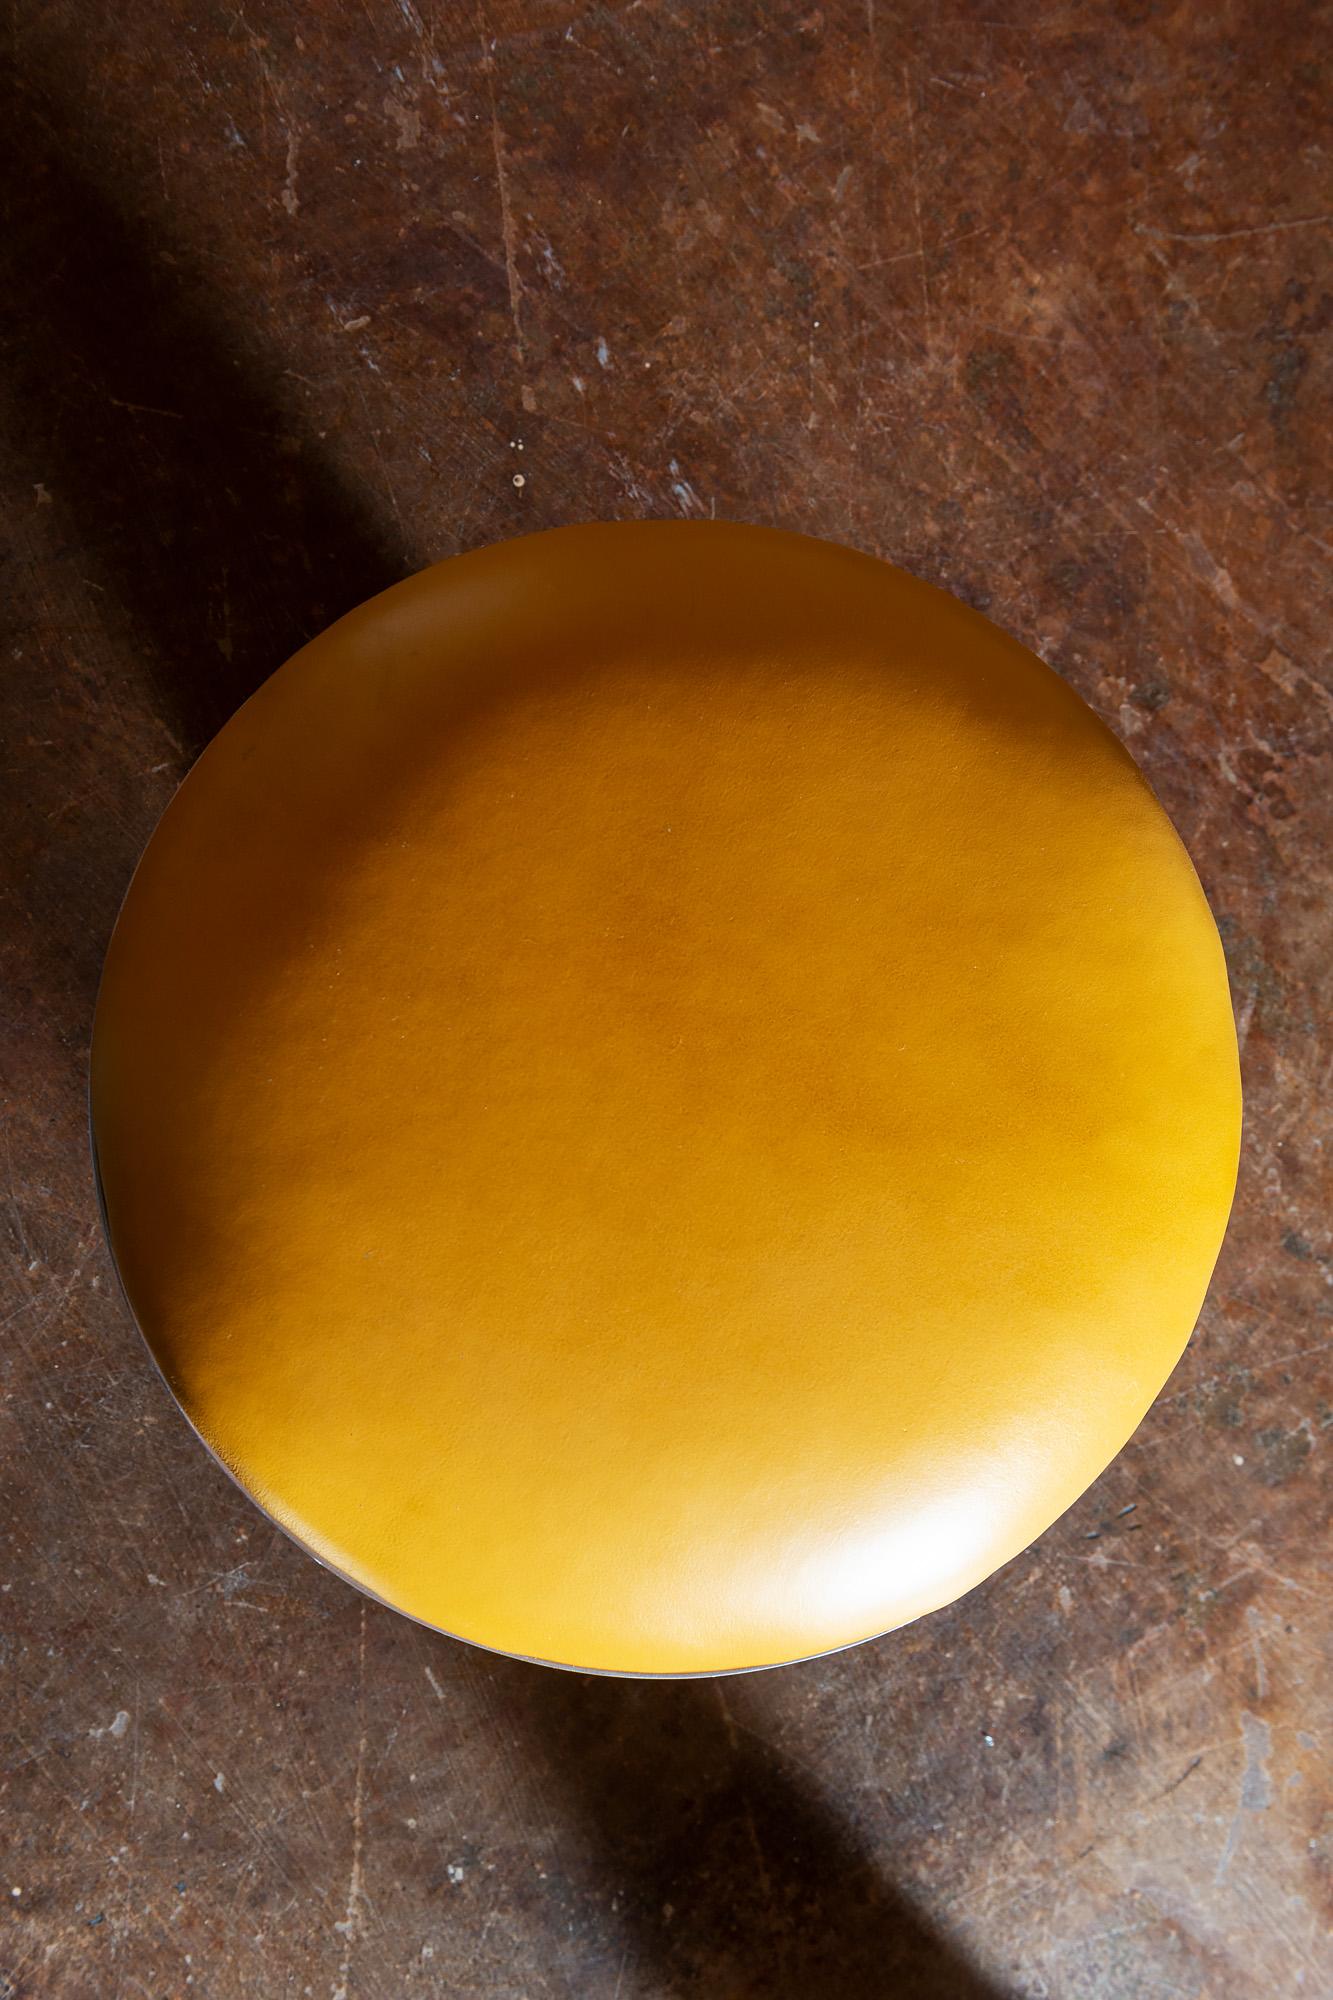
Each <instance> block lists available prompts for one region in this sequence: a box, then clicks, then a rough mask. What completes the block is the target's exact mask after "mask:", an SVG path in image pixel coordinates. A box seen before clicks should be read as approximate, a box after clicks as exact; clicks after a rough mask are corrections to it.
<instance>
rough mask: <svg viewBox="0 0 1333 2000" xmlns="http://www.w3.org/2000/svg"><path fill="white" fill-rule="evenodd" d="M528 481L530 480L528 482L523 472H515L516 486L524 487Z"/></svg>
mask: <svg viewBox="0 0 1333 2000" xmlns="http://www.w3.org/2000/svg"><path fill="white" fill-rule="evenodd" d="M527 483H528V482H527V480H526V479H525V478H524V477H523V474H522V473H521V472H516V473H515V474H514V484H515V486H518V487H523V486H526V485H527Z"/></svg>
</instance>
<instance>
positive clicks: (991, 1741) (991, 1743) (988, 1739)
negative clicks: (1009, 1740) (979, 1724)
mask: <svg viewBox="0 0 1333 2000" xmlns="http://www.w3.org/2000/svg"><path fill="white" fill-rule="evenodd" d="M981 1740H982V1742H983V1743H984V1744H985V1745H986V1748H987V1749H988V1750H993V1749H994V1748H995V1738H994V1737H993V1736H983V1737H982V1739H981Z"/></svg>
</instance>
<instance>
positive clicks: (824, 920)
mask: <svg viewBox="0 0 1333 2000" xmlns="http://www.w3.org/2000/svg"><path fill="white" fill-rule="evenodd" d="M93 1116H94V1132H95V1140H96V1147H97V1155H98V1163H99V1172H100V1178H101V1184H102V1190H103V1198H104V1203H105V1211H106V1217H107V1223H108V1230H109V1235H110V1239H111V1244H112V1247H113V1250H114V1254H115V1258H116V1261H117V1264H118V1266H119V1269H120V1272H121V1275H122V1277H123V1280H124V1284H125V1288H126V1291H127V1293H128V1296H129V1299H130V1303H131V1305H132V1307H133V1310H134V1312H135V1315H136V1316H137V1318H138V1321H139V1323H140V1325H141V1327H142V1328H143V1331H144V1334H145V1335H146V1337H147V1340H148V1342H149V1344H150V1346H151V1348H152V1350H153V1352H154V1354H155V1355H156V1357H157V1359H158V1361H159V1362H160V1364H161V1367H162V1369H163V1371H164V1373H165V1375H166V1378H167V1380H168V1382H169V1383H170V1385H171V1388H172V1389H173V1391H174V1392H175V1394H176V1396H177V1397H178V1399H179V1400H180V1403H181V1404H182V1406H183V1408H184V1409H185V1411H186V1413H187V1414H188V1416H189V1417H190V1419H191V1421H192V1422H193V1423H194V1425H195V1426H196V1427H197V1429H198V1430H199V1432H200V1434H201V1435H202V1437H203V1438H204V1439H205V1440H206V1442H207V1443H208V1444H209V1445H210V1446H211V1447H212V1449H213V1451H214V1452H216V1454H217V1455H218V1457H219V1458H220V1459H221V1460H222V1461H223V1463H224V1464H225V1465H226V1466H227V1467H228V1468H229V1469H230V1470H231V1472H232V1473H233V1474H234V1475H235V1477H236V1478H237V1479H238V1480H239V1481H240V1482H241V1484H242V1485H243V1486H244V1487H245V1489H246V1490H247V1491H248V1492H249V1493H250V1494H252V1495H253V1497H254V1498H255V1499H256V1500H257V1501H258V1502H259V1503H260V1504H261V1505H262V1506H263V1507H265V1508H266V1509H267V1510H268V1511H269V1512H270V1513H271V1514H272V1515H273V1517H274V1518H275V1519H276V1520H277V1521H278V1522H280V1523H281V1524H282V1526H283V1527H284V1528H286V1529H287V1530H288V1531H289V1532H290V1533H291V1534H292V1535H293V1536H295V1537H296V1538H297V1539H298V1540H299V1541H300V1542H301V1543H302V1544H303V1545H304V1546H305V1547H306V1548H307V1549H309V1550H311V1551H313V1552H314V1553H315V1554H316V1555H317V1556H319V1557H320V1558H321V1559H322V1560H323V1561H325V1562H326V1563H328V1564H330V1565H332V1566H333V1567H335V1568H336V1569H337V1570H339V1571H341V1572H342V1573H343V1574H344V1575H346V1576H347V1577H349V1578H351V1579H352V1580H353V1581H355V1582H356V1583H357V1584H359V1585H361V1586H362V1587H364V1588H365V1589H367V1590H369V1591H371V1592H373V1593H375V1594H376V1595H377V1596H379V1597H381V1598H383V1599H384V1600H385V1601H386V1602H388V1603H389V1604H392V1605H394V1606H396V1607H398V1608H399V1609H400V1610H402V1611H404V1612H407V1613H409V1614H410V1615H411V1616H412V1617H414V1618H418V1619H421V1620H424V1621H425V1622H427V1623H428V1624H430V1625H434V1626H438V1627H440V1628H442V1629H444V1630H446V1631H448V1632H451V1633H455V1634H457V1635H459V1636H461V1637H462V1638H465V1639H469V1640H473V1641H475V1642H477V1643H479V1644H481V1645H485V1646H490V1647H495V1648H499V1649H501V1650H504V1651H506V1652H510V1653H516V1654H522V1655H526V1656H529V1657H532V1658H535V1659H539V1660H545V1661H550V1662H555V1663H559V1664H562V1665H567V1666H571V1667H578V1668H586V1669H600V1670H605V1671H620V1672H629V1673H655V1674H656V1673H660V1674H676V1673H692V1672H719V1671H723V1670H728V1669H739V1668H746V1667H756V1666H766V1665H771V1664H774V1663H776V1662H779V1661H784V1660H790V1659H794V1658H798V1657H802V1656H806V1655H810V1654H814V1653H820V1652H824V1651H827V1650H829V1649H831V1648H834V1647H838V1646H843V1645H846V1644H848V1643H850V1642H852V1641H854V1640H858V1639H862V1638H866V1637H868V1636H870V1635H872V1634H875V1633H878V1632H882V1631H884V1630H886V1629H887V1628H889V1627H892V1626H895V1625H898V1624H901V1623H903V1622H904V1621H905V1620H908V1619H911V1618H915V1617H917V1616H918V1615H919V1614H921V1613H922V1612H926V1611H930V1610H932V1609H933V1608H935V1607H936V1606H939V1605H942V1604H944V1603H946V1602H947V1601H949V1600H950V1599H952V1598H954V1597H956V1596H957V1595H958V1594H959V1593H960V1592H962V1591H965V1590H967V1589H968V1588H969V1587H970V1586H972V1585H973V1584H975V1583H977V1582H978V1581H979V1580H980V1579H981V1578H983V1577H985V1576H986V1575H987V1574H988V1573H989V1572H991V1571H992V1570H994V1569H995V1568H996V1567H997V1566H998V1565H999V1564H1001V1563H1003V1562H1005V1561H1006V1560H1007V1559H1008V1558H1009V1557H1011V1556H1013V1555H1015V1554H1016V1553H1017V1552H1018V1551H1019V1550H1020V1549H1022V1548H1023V1547H1024V1546H1025V1545H1026V1544H1027V1543H1028V1542H1030V1541H1031V1540H1032V1539H1033V1537H1034V1536H1036V1535H1038V1534H1039V1533H1040V1532H1041V1531H1042V1530H1043V1529H1044V1528H1046V1527H1047V1526H1048V1525H1049V1524H1050V1523H1051V1522H1052V1521H1053V1520H1054V1519H1055V1518H1056V1516H1057V1515H1058V1514H1060V1513H1061V1512H1062V1510H1063V1509H1064V1508H1066V1507H1068V1506H1069V1505H1070V1503H1071V1502H1072V1501H1073V1500H1074V1499H1075V1498H1076V1497H1077V1496H1078V1495H1079V1493H1080V1492H1082V1490H1083V1489H1084V1488H1085V1487H1086V1486H1087V1485H1088V1484H1089V1482H1090V1481H1091V1480H1092V1479H1093V1478H1095V1477H1096V1475H1097V1474H1098V1473H1099V1472H1100V1471H1101V1470H1102V1469H1103V1467H1104V1466H1105V1465H1106V1464H1107V1462H1108V1461H1109V1460H1110V1459H1111V1458H1112V1457H1113V1455H1114V1454H1115V1453H1116V1451H1117V1450H1118V1449H1119V1448H1120V1446H1121V1445H1122V1444H1123V1443H1124V1442H1125V1440H1126V1439H1127V1438H1128V1436H1129V1435H1130V1433H1131V1431H1132V1430H1133V1429H1134V1427H1135V1425H1136V1424H1137V1423H1138V1422H1139V1420H1140V1418H1141V1417H1142V1416H1143V1414H1144V1412H1145V1410H1146V1409H1147V1407H1148V1405H1149V1404H1150V1402H1151V1401H1152V1399H1153V1397H1154V1395H1155V1394H1156V1393H1157V1391H1158V1390H1159V1389H1160V1388H1161V1386H1162V1383H1163V1382H1164V1380H1165V1379H1166V1376H1167V1375H1168V1373H1169V1371H1170V1369H1171V1367H1172V1365H1173V1364H1174V1362H1175V1360H1176V1358H1177V1356H1178V1355H1179V1353H1180V1351H1181V1349H1182V1347H1183V1346H1184V1343H1185V1341H1186V1339H1187V1338H1188V1336H1189V1333H1190V1329H1191V1327H1192V1326H1193V1323H1194V1320H1195V1317H1196V1315H1197V1313H1198V1310H1199V1306H1200V1303H1201V1301H1202V1298H1203V1294H1204V1290H1205V1287H1206V1285H1207V1282H1208V1278H1209V1275H1210V1272H1211V1270H1212V1266H1213V1262H1214V1259H1215V1257H1216V1254H1217V1250H1218V1246H1219V1243H1220V1241H1221V1237H1222V1232H1223V1228H1224V1226H1225V1221H1226V1216H1227V1211H1228V1207H1229V1204H1230V1200H1231V1194H1232V1187H1233V1182H1234V1176H1235V1167H1236V1153H1237V1144H1238V1125H1239V1096H1238V1084H1237V1063H1236V1040H1235V1032H1234V1027H1233V1022H1232V1016H1231V1009H1230V1003H1229V998H1228V989H1227V979H1226V973H1225V969H1224V965H1223V959H1222V953H1221V949H1220V946H1219V943H1218V938H1217V932H1216V929H1215V927H1214V924H1213V922H1212V919H1211V917H1210V915H1209V912H1208V908H1207V905H1206V903H1205V901H1204V898H1203V894H1202V892H1201V890H1200V887H1199V884H1198V881H1197V879H1196V877H1195V874H1194V870H1193V868H1192V867H1191V865H1190V862H1189V860H1188V858H1187V856H1186V854H1185V851H1184V849H1183V848H1182V846H1181V844H1180V842H1179V840H1178V839H1177V837H1176V835H1175V833H1174V832H1173V830H1172V828H1171V826H1170V824H1169V822H1168V821H1167V819H1166V816H1165V814H1164V813H1163V812H1162V810H1161V808H1160V807H1159V806H1158V805H1157V803H1156V801H1155V800H1154V798H1153V796H1152V794H1151V793H1150V791H1149V790H1148V787H1147V785H1146V784H1145V783H1144V781H1143V779H1142V778H1141V777H1140V775H1139V773H1138V771H1137V770H1136V768H1135V766H1134V764H1133V763H1132V762H1131V760H1130V758H1129V757H1128V756H1127V755H1126V753H1125V752H1124V750H1122V749H1121V748H1120V746H1119V745H1118V744H1117V743H1116V741H1115V740H1114V738H1113V737H1112V736H1111V735H1110V734H1109V733H1108V732H1107V730H1106V729H1105V728H1103V726H1102V725H1101V723H1099V722H1098V721H1097V720H1096V718H1095V717H1094V716H1093V714H1092V713H1091V711H1090V710H1089V709H1088V708H1086V707H1085V706H1084V704H1083V703H1082V702H1081V701H1080V700H1079V699H1078V697H1077V696H1076V695H1075V694H1074V693H1073V692H1072V691H1071V690H1070V689H1069V688H1068V687H1067V686H1065V685H1064V683H1063V682H1061V681H1060V680H1059V679H1058V678H1057V677H1056V675H1055V674H1053V673H1052V672H1050V671H1049V670H1048V669H1047V668H1046V667H1044V666H1043V665H1042V664H1041V663H1040V662H1039V661H1038V660H1036V659H1035V658H1034V657H1033V656H1032V655H1031V654H1029V653H1027V652H1026V651H1025V650H1024V649H1023V648H1022V647H1021V646H1019V645H1018V644H1016V643H1015V642H1014V641H1013V640H1011V639H1008V638H1006V637H1005V636H1004V635H1003V634H1002V633H1000V632H999V631H997V630H996V629H995V628H994V627H993V626H991V625H990V624H988V623H987V622H986V621H985V620H984V619H982V618H981V617H979V616H977V615H976V614H975V613H973V612H971V611H969V610H967V609H965V608H964V607H963V606H962V605H961V604H959V603H957V602H955V601H954V600H953V599H952V598H950V597H948V596H946V595H944V594H942V593H941V592H939V591H937V590H934V589H931V588H929V587H928V586H926V585H924V584H922V583H919V582H916V581H914V580H913V579H912V578H911V577H908V576H906V575H904V574H902V573H900V572H898V571H896V570H894V569H892V568H889V567H888V566H887V565H885V564H882V563H879V562H876V561H874V560H872V559H870V558H868V557H865V556H861V555H857V554H854V553H852V552H851V551H849V550H846V549H842V548H838V547H834V546H832V545H829V544H826V543H820V542H815V541H810V540H806V539H804V538H802V537H799V536H794V535H786V534H777V533H773V532H770V531H765V530H761V529H752V528H742V527H732V526H723V525H720V524H712V523H686V522H671V523H667V522H652V523H645V524H637V525H621V526H601V527H584V528H570V529H564V530H560V531H557V532H555V533H551V534H545V535H538V536H533V537H531V538H529V539H526V540H522V541H518V542H511V543H508V544H506V545H504V546H501V547H497V548H491V549H486V550H483V551H481V552H480V553H477V554H474V555H468V556H465V557H462V558H460V559H457V560H455V561H452V562H448V563H444V564H442V565H440V566H439V567H438V568H436V569H432V570H429V571H427V572H426V573H425V574H423V575H421V576H417V577H414V578H412V579H411V580H410V581H408V582H406V583H404V584H401V585H399V586H398V587H397V588H395V589H393V590H390V591H388V592H387V593H386V594H385V595H384V596H382V597H379V598H376V599H375V600H374V601H373V602H371V603H369V604H366V605H364V606H362V607H361V608H360V609H359V610H357V611H354V612H353V613H352V614H351V615H350V616H349V617H347V618H344V619H343V620H342V621H341V623H339V624H338V625H336V626H334V627H333V628H332V630H331V631H329V632H327V633H325V634H324V635H323V636H322V637H321V638H319V639H317V640H315V642H314V643H313V644H312V645H310V646H308V647H306V648H305V650H304V651H303V652H301V653H299V654H298V655H297V656H296V658H295V659H293V660H292V661H290V662H289V663H288V664H287V666H285V667H284V668H283V669H282V670H281V671H280V672H279V673H277V674H275V675H274V677H273V678H272V679H271V680H270V681H268V682H267V684H266V685H265V686H264V687H262V688H261V689H260V690H259V692H258V693H257V694H256V695H255V696H254V697H253V699H252V700H250V701H249V702H247V703H246V705H245V706H244V707H243V708H242V709H241V710H240V712H239V713H238V714H237V715H236V716H235V717H234V718H233V720H232V721H231V722H230V723H228V725H227V727H226V728H225V729H224V730H223V731H222V733H221V735H220V736H219V737H218V738H217V740H216V741H215V742H214V743H213V744H212V745H211V747H210V748H209V749H208V750H207V751H206V752H205V753H204V755H203V757H202V758H201V759H200V761H199V763H198V764H197V766H196V767H195V769H194V770H193V771H192V773H191V774H190V776H189V778H188V779H187V780H186V782H185V784H184V785H183V786H182V788H181V790H180V792H179V793H178V794H177V796H176V798H175V800H174V802H173V803H172V805H171V806H170V808H169V809H168V811H167V813H166V815H165V817H164V819H163V820H162V823H161V825H160V827H159V829H158V831H157V833H156V834H155V836H154V838H153V840H152V843H151V845H150V846H149V848H148V851H147V854H146V855H145V857H144V860H143V862H142V864H141V866H140V868H139V870H138V873H137V874H136V876H135V878H134V882H133V885H132V887H131V889H130V892H129V896H128V898H127V901H126V903H125V907H124V910H123V912H122V914H121V917H120V921H119V923H118V925H117V928H116V932H115V936H114V938H113V941H112V944H111V948H110V952H109V956H108V959H107V965H106V971H105V976H104V980H103V985H102V991H101V995H100V998H99V1003H98V1011H97V1021H96V1032H95V1038H94V1052H93Z"/></svg>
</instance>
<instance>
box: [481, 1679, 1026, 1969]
mask: <svg viewBox="0 0 1333 2000" xmlns="http://www.w3.org/2000/svg"><path fill="white" fill-rule="evenodd" d="M512 1673H513V1675H515V1676H517V1675H520V1674H521V1675H522V1676H523V1678H524V1685H523V1686H522V1687H519V1686H516V1685H515V1684H514V1682H513V1680H511V1678H510V1675H511V1670H510V1669H508V1668H505V1669H504V1670H503V1677H504V1678H505V1679H506V1680H507V1681H509V1683H510V1685H509V1694H510V1697H511V1700H512V1701H513V1702H514V1711H513V1712H515V1713H516V1714H517V1715H519V1716H521V1718H522V1722H523V1727H524V1729H525V1731H526V1733H527V1734H528V1736H529V1738H530V1740H531V1741H532V1742H533V1744H534V1746H535V1747H536V1748H538V1749H539V1750H540V1752H541V1755H542V1758H543V1760H544V1761H545V1762H546V1764H547V1765H548V1766H549V1767H550V1768H551V1769H552V1771H553V1772H554V1773H555V1774H556V1775H557V1777H558V1778H559V1780H560V1789H561V1792H562V1795H563V1796H565V1797H566V1798H567V1799H568V1800H569V1801H570V1802H572V1804H573V1806H574V1807H575V1808H576V1810H577V1812H578V1814H579V1816H580V1821H581V1824H582V1830H583V1833H584V1835H585V1837H586V1839H587V1840H588V1842H589V1843H590V1845H591V1849H592V1861H593V1865H594V1867H595V1869H596V1874H597V1879H598V1880H599V1881H600V1882H601V1883H602V1884H603V1886H606V1885H608V1884H613V1885H614V1886H615V1890H616V1895H617V1903H618V1909H617V1914H616V1921H617V1923H618V1924H619V1925H621V1926H622V1927H623V1928H624V1929H625V1931H626V1933H627V1937H628V1948H627V1955H626V1968H625V1974H624V1978H625V1985H624V1992H625V1994H627V1995H628V1994H636V1993H642V1992H646V1991H651V1992H653V1993H654V1994H657V1993H662V1994H671V1995H676V1994H682V1995H684V1994H698V1995H701V1996H707V2000H770V1996H771V1997H772V2000H1003V1996H1002V1993H1001V1989H1000V1988H999V1987H997V1986H995V1985H994V1984H992V1983H991V1982H990V1981H989V1980H988V1979H986V1978H984V1977H983V1976H982V1975H981V1974H980V1973H978V1972H977V1971H975V1970H974V1969H973V1968H972V1967H971V1966H969V1965H968V1964H967V1963H966V1961H965V1960H964V1959H963V1958H962V1957H961V1956H960V1955H959V1954H958V1952H957V1951H956V1950H955V1948H954V1947H953V1946H952V1945H951V1944H950V1943H949V1942H948V1941H947V1940H946V1939H944V1938H943V1937H941V1936H940V1935H939V1934H938V1933H937V1932H936V1931H935V1930H934V1929H933V1928H932V1927H931V1925H930V1924H929V1923H928V1922H927V1920H926V1919H925V1918H924V1917H923V1916H922V1915H921V1913H920V1912H919V1911H917V1910H916V1909H914V1908H913V1907H912V1905H911V1903H910V1902H909V1901H908V1899H907V1898H906V1897H904V1896H903V1895H901V1894H899V1893H898V1891H896V1890H895V1889H893V1888H892V1887H891V1886H889V1884H887V1883H886V1882H885V1880H884V1879H883V1876H882V1873H881V1872H880V1869H879V1867H878V1865H877V1864H876V1863H875V1862H874V1861H873V1860H872V1859H871V1857H870V1856H869V1854H868V1853H867V1852H866V1850H865V1848H864V1846H863V1845H861V1844H860V1843H859V1842H858V1839H857V1837H856V1835H855V1833H854V1831H853V1830H852V1816H851V1814H850V1813H843V1812H840V1811H839V1810H837V1808H836V1807H835V1806H834V1805H833V1804H831V1803H830V1802H828V1801H826V1800H825V1799H823V1798H822V1797H820V1796H819V1794H818V1782H817V1780H816V1779H815V1778H814V1777H813V1776H812V1775H808V1774H806V1773H804V1772H803V1771H801V1770H799V1769H796V1768H795V1767H793V1766H791V1765H790V1764H789V1763H788V1762H787V1761H786V1760H784V1758H783V1757H782V1756H781V1754H780V1753H779V1752H777V1751H776V1750H774V1749H772V1748H771V1747H770V1746H769V1745H767V1744H766V1743H765V1742H763V1741H762V1740H761V1739H760V1738H759V1737H758V1736H756V1735H754V1734H752V1733H751V1732H750V1731H749V1730H748V1729H747V1728H745V1727H744V1725H743V1724H741V1723H738V1721H737V1720H736V1711H737V1710H738V1709H739V1707H740V1705H741V1704H740V1701H739V1698H738V1691H737V1689H736V1688H735V1687H734V1685H733V1684H732V1683H730V1682H728V1681H724V1680H723V1681H685V1682H680V1681H677V1682H653V1681H642V1682H636V1681H620V1680H611V1679H598V1678H586V1677H583V1676H572V1675H565V1674H550V1673H547V1674H539V1673H538V1671H537V1670H535V1669H520V1668H514V1669H512ZM636 1967H637V1969H638V1977H637V1979H636V1978H635V1977H634V1976H633V1973H634V1968H636Z"/></svg>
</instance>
